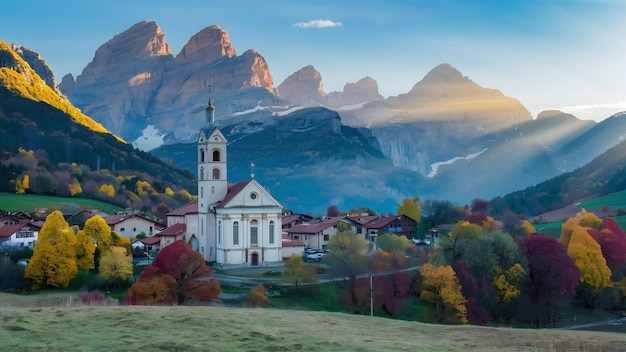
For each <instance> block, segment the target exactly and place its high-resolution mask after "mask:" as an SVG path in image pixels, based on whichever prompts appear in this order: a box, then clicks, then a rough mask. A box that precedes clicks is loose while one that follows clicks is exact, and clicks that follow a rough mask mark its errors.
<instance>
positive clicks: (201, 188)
mask: <svg viewBox="0 0 626 352" xmlns="http://www.w3.org/2000/svg"><path fill="white" fill-rule="evenodd" d="M200 197H204V187H200Z"/></svg>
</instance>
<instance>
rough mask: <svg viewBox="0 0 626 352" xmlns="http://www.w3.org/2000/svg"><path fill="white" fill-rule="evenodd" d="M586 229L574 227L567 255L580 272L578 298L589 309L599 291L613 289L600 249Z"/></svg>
mask: <svg viewBox="0 0 626 352" xmlns="http://www.w3.org/2000/svg"><path fill="white" fill-rule="evenodd" d="M587 230H588V229H587V228H586V227H583V226H575V227H574V228H573V231H572V234H571V236H570V241H569V246H568V247H567V254H568V255H569V256H570V257H571V258H572V260H574V263H575V264H576V266H577V267H578V269H579V270H580V278H579V281H580V285H579V286H578V289H579V294H578V296H579V297H580V298H581V299H582V300H583V302H584V304H585V305H586V306H587V307H589V308H594V307H595V305H596V299H597V298H598V295H599V293H600V291H601V290H602V289H604V288H608V287H613V283H612V282H611V269H609V267H608V266H607V265H606V259H604V257H603V256H602V249H601V248H600V245H599V244H598V242H596V241H595V240H594V239H593V238H592V237H591V236H590V235H589V234H588V233H587Z"/></svg>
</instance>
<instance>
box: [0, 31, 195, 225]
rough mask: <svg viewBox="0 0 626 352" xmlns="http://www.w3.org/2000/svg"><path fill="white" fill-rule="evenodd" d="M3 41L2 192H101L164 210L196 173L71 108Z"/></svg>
mask: <svg viewBox="0 0 626 352" xmlns="http://www.w3.org/2000/svg"><path fill="white" fill-rule="evenodd" d="M0 44H2V45H1V46H0V54H1V57H0V59H1V60H2V65H0V66H2V67H0V102H1V103H0V124H1V125H2V126H3V128H2V129H0V191H1V192H16V193H35V194H44V195H58V196H66V197H75V196H83V197H88V198H95V199H99V200H103V201H106V202H110V203H113V204H115V205H118V206H121V207H124V208H134V209H136V210H140V211H149V212H152V213H153V214H157V213H159V214H161V215H164V214H165V212H167V211H168V210H171V209H173V208H175V207H178V206H180V205H182V204H184V203H185V202H187V201H189V200H190V199H191V198H192V196H191V194H190V193H189V192H188V190H192V191H193V190H195V188H196V186H195V177H194V176H193V174H192V173H191V172H190V171H189V170H184V171H183V170H180V169H178V168H177V167H175V166H172V165H169V164H166V163H164V162H163V161H161V160H160V159H158V158H156V157H154V156H152V155H150V154H149V153H146V152H143V151H140V150H138V149H134V148H133V147H132V146H131V145H130V144H127V143H126V142H124V141H123V140H121V139H120V138H119V137H117V136H114V135H113V134H111V133H110V132H108V131H107V130H106V129H104V128H103V127H102V126H101V125H100V124H98V123H97V122H95V121H93V120H92V119H90V118H89V117H88V116H85V115H84V114H82V113H81V112H80V110H78V109H76V108H75V107H73V106H72V105H71V104H70V103H69V102H68V101H67V100H66V99H65V98H64V97H61V96H59V95H58V94H57V93H56V92H55V91H54V90H52V89H51V88H50V87H49V86H47V85H46V84H45V82H43V81H42V80H41V78H39V76H38V75H37V73H35V72H34V71H33V70H32V69H30V67H29V66H28V64H27V63H25V62H24V61H23V60H21V58H20V57H19V56H18V55H16V54H15V53H14V52H13V51H12V50H11V48H10V47H9V46H7V45H5V44H4V43H2V42H0Z"/></svg>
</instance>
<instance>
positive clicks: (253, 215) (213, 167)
mask: <svg viewBox="0 0 626 352" xmlns="http://www.w3.org/2000/svg"><path fill="white" fill-rule="evenodd" d="M206 116H207V127H206V128H203V129H201V130H200V132H199V133H198V156H197V157H198V199H197V200H194V201H192V202H190V203H188V204H186V205H185V206H183V207H181V208H179V209H176V210H174V211H172V212H171V213H169V214H168V215H167V226H168V227H171V226H174V225H176V224H184V226H182V225H177V228H181V227H184V231H182V233H181V237H182V238H176V239H184V240H185V241H187V243H189V244H190V245H191V246H192V248H193V249H195V250H197V251H199V252H200V253H202V255H203V256H204V258H205V260H206V261H208V262H214V263H215V265H216V266H220V267H224V268H227V267H246V266H257V265H259V266H271V265H276V264H279V263H282V258H283V256H282V236H281V235H282V210H283V207H282V205H281V204H280V203H279V202H278V201H276V199H274V197H272V195H271V194H270V193H269V192H268V191H267V190H266V189H265V188H263V186H261V184H260V183H259V182H258V181H257V180H256V179H254V174H251V175H250V176H251V179H250V180H247V181H242V182H238V183H235V184H229V183H228V153H227V147H228V141H227V140H226V138H225V137H224V135H223V134H222V132H221V131H220V129H219V127H218V126H217V124H216V123H215V107H214V106H213V103H212V100H211V98H209V102H208V107H207V108H206ZM164 232H165V233H168V232H167V229H165V230H164ZM168 242H169V241H168Z"/></svg>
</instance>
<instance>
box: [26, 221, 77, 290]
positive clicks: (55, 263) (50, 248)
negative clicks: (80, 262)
mask: <svg viewBox="0 0 626 352" xmlns="http://www.w3.org/2000/svg"><path fill="white" fill-rule="evenodd" d="M75 245H76V235H74V231H72V229H71V228H70V226H69V225H68V223H67V222H66V221H65V219H64V218H63V214H61V212H60V211H58V210H56V211H54V212H52V213H50V215H48V216H47V217H46V222H45V223H44V225H43V227H42V228H41V231H39V239H38V240H37V243H36V244H35V248H34V250H33V256H32V258H31V260H30V262H29V263H28V265H27V266H26V270H25V272H24V277H25V278H26V279H27V280H29V281H30V284H31V288H32V289H39V288H42V287H64V288H65V287H67V286H68V285H69V283H70V280H72V279H73V278H74V277H76V274H78V267H77V264H76V249H75Z"/></svg>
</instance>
